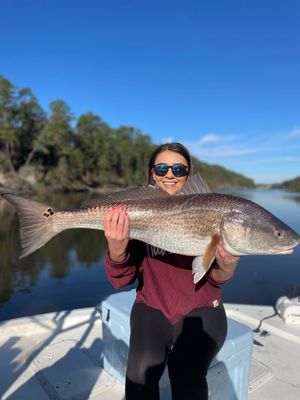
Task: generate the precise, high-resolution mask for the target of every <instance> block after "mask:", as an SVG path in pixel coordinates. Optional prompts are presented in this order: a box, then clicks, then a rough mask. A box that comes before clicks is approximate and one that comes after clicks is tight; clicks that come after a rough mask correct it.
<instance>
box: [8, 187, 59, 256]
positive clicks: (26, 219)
mask: <svg viewBox="0 0 300 400" xmlns="http://www.w3.org/2000/svg"><path fill="white" fill-rule="evenodd" d="M1 195H2V197H3V198H4V199H6V200H7V201H8V202H9V203H11V204H12V205H13V206H15V208H16V209H17V212H18V216H19V222H20V238H21V246H22V253H21V255H20V258H23V257H26V256H28V255H29V254H31V253H33V252H34V251H35V250H37V249H39V248H40V247H42V246H43V245H44V244H45V243H47V242H48V241H49V240H50V239H51V238H52V237H53V236H55V235H56V234H57V233H59V232H60V230H58V229H57V227H55V226H54V224H53V218H52V216H53V215H54V213H56V212H57V211H58V210H57V209H54V208H53V207H51V206H49V205H47V204H44V203H40V202H37V201H34V200H29V199H26V198H23V197H20V196H17V195H14V194H12V193H3V192H2V193H1Z"/></svg>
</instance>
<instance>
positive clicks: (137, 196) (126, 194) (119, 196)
mask: <svg viewBox="0 0 300 400" xmlns="http://www.w3.org/2000/svg"><path fill="white" fill-rule="evenodd" d="M165 196H170V195H169V193H167V192H165V191H164V190H162V189H161V188H159V187H158V186H152V185H148V186H140V187H137V188H133V189H127V190H120V191H119V192H115V193H111V194H109V195H108V196H104V197H97V198H95V199H92V200H88V201H86V202H84V203H83V204H82V206H81V208H86V207H92V206H95V205H99V204H110V203H118V202H121V201H126V200H141V199H157V198H158V197H165Z"/></svg>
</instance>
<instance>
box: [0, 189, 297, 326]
mask: <svg viewBox="0 0 300 400" xmlns="http://www.w3.org/2000/svg"><path fill="white" fill-rule="evenodd" d="M227 193H229V192H227ZM234 194H237V195H239V196H241V197H246V198H248V199H250V200H252V201H255V202H256V203H258V204H260V205H262V206H263V207H265V208H267V209H268V210H269V211H271V212H272V213H273V214H275V215H276V216H277V217H279V218H280V219H282V220H283V221H284V222H286V223H287V224H288V225H290V226H291V227H292V228H293V229H294V230H296V231H297V232H298V233H299V232H300V193H288V192H284V191H279V190H251V191H250V190H247V191H240V192H236V193H234ZM40 200H44V199H40ZM83 200H84V198H83V197H82V195H81V196H78V195H76V196H75V195H68V196H66V195H64V196H56V197H53V198H52V199H51V200H50V201H49V199H47V201H48V202H50V203H51V204H53V205H54V206H58V207H66V208H72V207H76V206H78V205H79V204H81V203H82V201H83ZM0 218H1V226H0V319H1V320H4V319H10V318H14V317H20V316H25V315H32V314H36V313H44V312H50V311H59V310H65V309H71V308H79V307H88V306H95V305H96V304H97V303H98V302H99V301H101V300H102V299H103V298H105V297H106V296H107V295H109V294H111V293H113V292H115V291H116V290H115V289H113V288H112V287H111V286H110V284H109V283H108V281H107V279H106V276H105V273H104V268H103V259H104V256H105V251H106V242H105V238H104V236H103V233H102V232H100V231H92V230H87V229H81V230H80V229H79V230H75V229H74V230H70V231H65V232H63V233H61V234H60V235H58V236H57V237H55V238H54V239H52V240H51V241H50V242H49V243H48V244H47V245H46V246H44V247H43V248H42V249H40V250H38V251H37V252H35V253H34V254H32V255H30V256H28V257H26V258H25V259H22V260H19V259H18V256H19V254H20V240H19V232H18V221H17V217H16V215H15V214H14V210H13V208H12V207H11V206H10V205H8V204H7V203H6V202H5V201H4V200H0ZM128 289H129V288H128ZM126 290H127V289H126ZM282 295H288V296H298V295H300V246H298V247H297V248H296V250H295V251H294V253H293V254H292V255H288V256H245V257H242V258H241V261H240V263H239V266H238V270H237V273H236V275H235V277H234V279H233V280H232V281H231V282H230V283H228V284H227V285H224V288H223V299H224V301H225V302H237V303H250V304H267V305H274V303H275V301H276V299H277V298H278V297H279V296H282Z"/></svg>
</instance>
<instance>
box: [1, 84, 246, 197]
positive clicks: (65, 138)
mask: <svg viewBox="0 0 300 400" xmlns="http://www.w3.org/2000/svg"><path fill="white" fill-rule="evenodd" d="M49 109H50V113H49V115H47V114H46V113H45V112H44V111H43V109H42V108H41V106H40V105H39V103H38V101H37V99H36V98H35V97H34V95H33V94H32V92H31V90H30V89H28V88H21V89H19V88H17V87H15V86H14V85H13V84H12V83H11V82H9V81H8V80H7V79H6V78H4V77H2V76H0V172H2V173H8V172H9V173H10V174H13V175H14V177H15V178H14V179H15V181H16V182H17V183H16V184H14V186H15V187H16V188H17V187H19V188H26V187H28V186H31V187H33V188H34V189H35V190H37V189H38V190H41V189H42V188H43V187H44V188H45V187H47V188H51V189H52V190H60V191H61V190H64V191H67V190H69V191H70V190H72V191H73V190H90V189H93V188H96V189H101V188H108V187H118V188H120V187H130V186H137V185H141V184H146V183H147V169H148V162H149V159H150V156H151V154H152V152H153V150H154V149H155V147H156V146H155V145H154V144H153V143H152V140H151V137H150V136H149V135H146V134H144V133H142V132H141V131H140V130H139V129H137V128H134V127H132V126H120V127H118V128H111V127H110V126H109V125H108V124H107V123H106V122H104V121H103V120H102V119H101V118H100V117H99V116H98V115H95V114H93V113H90V112H89V113H86V114H83V115H81V116H79V118H78V119H77V120H76V119H75V118H74V116H73V114H72V112H71V110H70V108H69V106H68V105H67V104H66V103H65V102H64V101H63V100H56V101H53V102H52V103H51V104H50V105H49ZM193 164H194V172H197V171H199V172H200V173H201V174H202V175H203V177H204V178H205V179H206V180H207V181H208V183H209V184H210V186H211V187H212V188H215V187H220V186H227V187H228V186H230V187H240V186H243V187H253V186H254V183H253V181H252V180H251V179H248V178H245V177H244V176H242V175H239V174H236V173H234V172H231V171H228V170H226V169H225V168H222V167H220V166H217V165H208V164H205V163H202V162H200V161H199V160H197V159H193Z"/></svg>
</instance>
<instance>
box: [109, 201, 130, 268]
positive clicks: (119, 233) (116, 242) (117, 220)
mask: <svg viewBox="0 0 300 400" xmlns="http://www.w3.org/2000/svg"><path fill="white" fill-rule="evenodd" d="M129 229H130V226H129V216H128V214H127V212H126V210H125V208H124V207H122V206H118V207H116V208H111V209H110V210H109V212H108V213H107V214H106V216H105V218H104V234H105V237H106V239H107V242H108V251H109V256H110V259H111V260H112V261H114V262H123V261H124V260H125V259H126V256H127V254H126V249H127V245H128V242H129Z"/></svg>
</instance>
